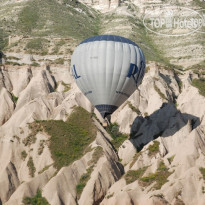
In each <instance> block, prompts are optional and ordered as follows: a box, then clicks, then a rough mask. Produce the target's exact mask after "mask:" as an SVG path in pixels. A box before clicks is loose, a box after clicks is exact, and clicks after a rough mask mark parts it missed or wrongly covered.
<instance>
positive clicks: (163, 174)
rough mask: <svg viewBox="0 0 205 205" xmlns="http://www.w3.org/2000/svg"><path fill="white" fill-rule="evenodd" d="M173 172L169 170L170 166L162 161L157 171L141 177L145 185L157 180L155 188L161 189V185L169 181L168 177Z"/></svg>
mask: <svg viewBox="0 0 205 205" xmlns="http://www.w3.org/2000/svg"><path fill="white" fill-rule="evenodd" d="M171 174H172V173H171V172H169V171H168V168H167V167H166V166H165V164H164V162H160V164H159V168H158V169H157V171H156V173H152V174H150V175H149V176H147V177H142V178H140V181H141V183H142V185H143V186H148V185H150V184H151V183H153V182H156V184H155V185H154V187H153V188H155V189H161V187H162V186H163V185H164V184H165V183H166V182H167V178H168V177H169V176H170V175H171Z"/></svg>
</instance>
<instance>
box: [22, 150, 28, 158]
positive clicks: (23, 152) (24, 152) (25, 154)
mask: <svg viewBox="0 0 205 205" xmlns="http://www.w3.org/2000/svg"><path fill="white" fill-rule="evenodd" d="M26 157H27V153H26V151H25V150H24V151H22V152H21V159H23V160H25V159H26Z"/></svg>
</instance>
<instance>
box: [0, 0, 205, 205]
mask: <svg viewBox="0 0 205 205" xmlns="http://www.w3.org/2000/svg"><path fill="white" fill-rule="evenodd" d="M80 2H81V3H80ZM80 2H78V1H68V0H61V1H55V0H52V1H47V0H45V1H41V0H38V1H32V0H31V1H25V0H22V1H7V0H3V1H1V2H0V11H1V12H0V16H1V17H2V18H1V19H0V48H1V47H2V45H3V47H4V46H5V43H6V42H5V41H4V42H3V41H2V39H4V38H2V36H3V37H4V36H7V37H8V44H9V45H7V46H6V47H4V50H3V52H4V55H5V57H4V58H3V65H0V204H8V205H13V204H22V203H23V204H29V203H27V202H26V201H29V200H32V199H33V200H34V199H36V198H38V200H40V201H41V200H42V201H43V200H44V201H47V202H48V203H49V204H51V205H58V204H59V205H61V204H68V205H75V204H82V205H89V204H90V205H91V204H95V205H96V204H102V205H109V204H111V205H115V204H116V205H120V204H122V205H125V204H126V205H129V204H130V205H133V204H135V205H137V204H140V205H142V204H143V205H144V204H153V205H154V204H173V205H176V204H188V205H192V204H196V205H203V204H204V201H205V118H204V116H205V106H204V105H205V98H204V97H203V96H202V95H200V94H199V90H198V89H197V88H196V87H194V86H193V85H195V84H194V80H196V79H199V78H202V79H203V76H204V74H203V72H204V63H203V61H204V42H203V35H204V34H203V33H195V34H193V35H188V36H185V37H178V38H176V37H169V38H167V37H161V36H157V35H154V34H152V33H149V32H148V31H147V30H146V29H145V27H144V26H143V24H142V17H143V15H144V14H145V12H146V11H147V10H151V11H152V10H154V9H158V8H161V7H163V6H164V5H165V4H166V5H167V4H169V5H176V4H180V6H186V7H188V8H192V9H200V8H203V4H202V3H200V1H196V2H197V3H194V2H193V1H183V0H180V1H169V2H168V1H161V0H151V1H146V2H145V1H141V0H132V1H118V0H111V1H104V0H103V1H100V0H93V1H90V0H86V1H85V0H81V1H80ZM31 12H32V15H31V16H32V18H30V17H29V16H30V14H31ZM8 13H9V14H11V15H7V14H8ZM61 14H63V15H61ZM39 16H40V17H39ZM73 16H75V18H73ZM28 17H29V18H28ZM62 22H64V23H63V24H62ZM79 29H80V30H79ZM59 31H60V32H59ZM104 33H110V34H118V35H122V36H125V37H129V38H131V39H132V40H134V41H135V42H137V43H138V44H139V45H140V46H141V47H142V48H143V51H144V52H145V55H146V58H147V61H148V63H147V72H146V75H145V78H144V80H143V83H142V85H140V87H139V89H138V90H136V91H135V93H134V94H133V95H132V96H131V97H130V98H129V99H128V100H127V101H126V102H125V103H124V104H123V105H122V106H121V107H120V108H119V109H118V110H117V111H116V112H115V113H113V115H112V117H111V124H110V125H109V126H108V128H107V129H106V130H105V129H104V128H103V127H102V125H101V124H100V122H102V119H101V117H100V115H99V113H98V112H97V111H96V110H95V109H94V108H93V106H92V105H91V104H90V102H89V101H88V100H87V99H86V98H85V97H84V96H83V94H82V93H81V92H80V91H79V89H78V88H77V86H76V84H75V83H74V81H73V78H72V76H71V72H70V69H69V66H70V58H71V54H72V51H73V50H74V48H75V46H76V45H77V44H78V43H79V41H80V40H82V39H84V38H86V37H88V36H92V35H96V34H104ZM190 42H191V44H190ZM0 60H1V59H0ZM170 63H173V64H176V65H181V66H182V68H183V69H185V68H186V67H189V66H192V65H194V64H200V65H199V69H198V67H197V66H196V67H193V68H194V69H195V70H194V72H193V71H192V70H187V71H184V72H182V71H180V72H178V74H176V73H175V71H174V70H173V69H172V68H176V66H173V65H170ZM167 65H168V66H167ZM197 69H198V70H197ZM199 71H200V72H199ZM200 82H201V81H200ZM203 85H204V84H202V90H203ZM197 87H200V86H197ZM200 93H201V91H200ZM80 107H83V108H84V109H85V110H86V111H85V110H83V109H80ZM76 115H77V117H76ZM79 116H80V117H79ZM79 124H80V125H82V127H79ZM91 128H92V129H91ZM82 136H83V137H82ZM75 139H79V141H78V140H77V141H76V140H75ZM39 190H40V194H38V193H39Z"/></svg>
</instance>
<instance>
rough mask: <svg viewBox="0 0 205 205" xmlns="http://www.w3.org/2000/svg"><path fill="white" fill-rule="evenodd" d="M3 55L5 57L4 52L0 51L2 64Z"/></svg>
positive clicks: (0, 63)
mask: <svg viewBox="0 0 205 205" xmlns="http://www.w3.org/2000/svg"><path fill="white" fill-rule="evenodd" d="M4 57H5V55H4V53H3V52H2V51H0V65H2V63H3V58H4Z"/></svg>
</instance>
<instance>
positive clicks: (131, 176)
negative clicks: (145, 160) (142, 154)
mask: <svg viewBox="0 0 205 205" xmlns="http://www.w3.org/2000/svg"><path fill="white" fill-rule="evenodd" d="M146 169H147V167H143V168H141V169H138V170H129V171H128V172H127V173H126V175H125V181H126V184H131V183H132V182H134V181H136V180H138V179H139V178H140V177H141V176H142V175H143V174H144V172H145V171H146Z"/></svg>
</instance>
